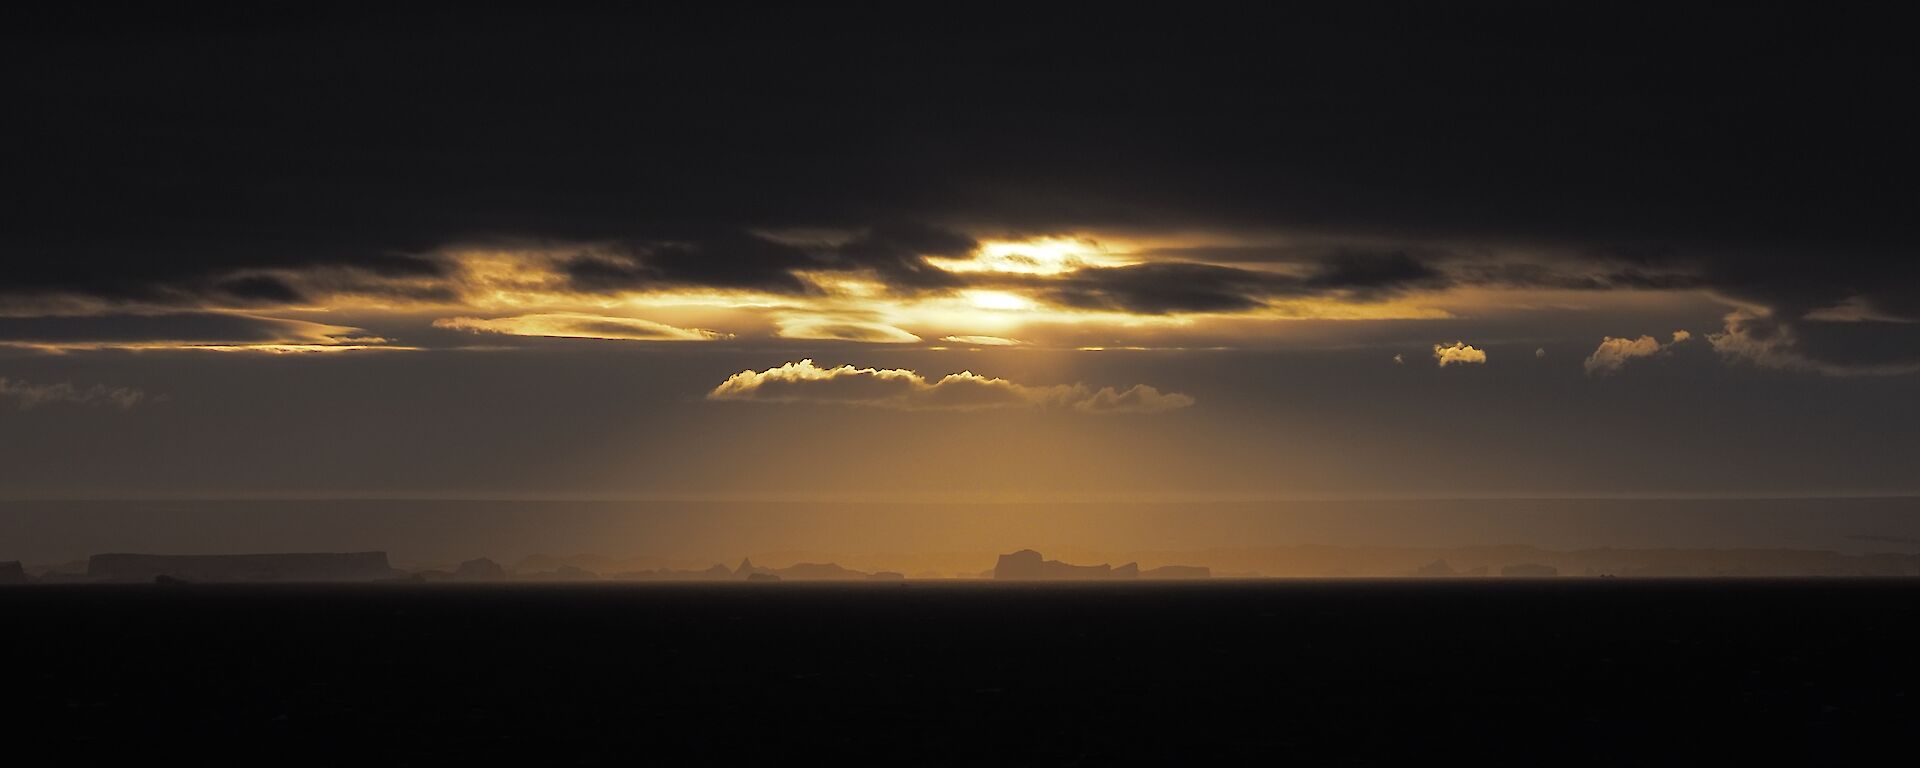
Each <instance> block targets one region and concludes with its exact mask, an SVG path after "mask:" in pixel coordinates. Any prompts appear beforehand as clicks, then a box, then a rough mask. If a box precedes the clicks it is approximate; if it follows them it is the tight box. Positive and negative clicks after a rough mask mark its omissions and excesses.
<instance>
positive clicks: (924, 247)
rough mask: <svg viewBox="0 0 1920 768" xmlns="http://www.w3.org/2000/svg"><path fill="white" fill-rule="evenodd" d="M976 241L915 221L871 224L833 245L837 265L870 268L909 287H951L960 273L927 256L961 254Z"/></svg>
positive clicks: (897, 284)
mask: <svg viewBox="0 0 1920 768" xmlns="http://www.w3.org/2000/svg"><path fill="white" fill-rule="evenodd" d="M978 245H979V243H977V242H975V241H974V239H973V238H971V237H968V236H966V235H963V234H959V233H957V232H950V231H947V230H944V229H940V228H938V227H933V226H929V225H926V224H922V223H916V222H897V223H890V224H885V225H882V226H877V227H873V228H871V229H868V230H867V231H866V232H864V233H862V234H861V235H860V236H858V237H855V238H854V239H852V240H850V241H848V242H846V243H844V244H842V245H841V246H840V247H839V248H838V249H837V251H838V252H837V255H838V257H839V262H838V263H839V265H840V266H843V267H847V268H854V269H871V270H873V271H874V273H875V274H876V275H878V276H879V277H880V278H881V279H882V280H883V281H885V282H886V283H887V284H888V285H890V286H894V287H897V288H906V289H910V290H934V289H948V288H955V287H958V286H960V285H961V284H962V280H961V278H960V277H958V276H956V275H954V274H953V273H951V272H947V271H945V270H942V269H940V268H938V267H935V266H933V265H932V264H928V263H927V259H926V257H928V256H946V257H950V258H952V257H961V256H965V255H967V254H969V253H972V252H973V249H974V248H975V247H977V246H978Z"/></svg>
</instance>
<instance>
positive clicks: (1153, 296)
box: [1034, 262, 1296, 315]
mask: <svg viewBox="0 0 1920 768" xmlns="http://www.w3.org/2000/svg"><path fill="white" fill-rule="evenodd" d="M1034 282H1035V287H1036V288H1037V289H1038V290H1039V292H1040V294H1041V295H1042V296H1045V297H1046V298H1047V299H1048V300H1049V301H1052V302H1054V303H1056V304H1060V305H1063V306H1068V307H1074V308H1078V309H1096V310H1116V311H1122V312H1137V313H1142V314H1153V315H1163V314H1172V313H1180V312H1235V311H1243V310H1249V309H1255V308H1258V307H1260V306H1261V305H1262V304H1264V303H1265V300H1266V298H1267V297H1269V296H1271V295H1273V294H1274V293H1276V292H1277V291H1279V290H1282V289H1291V287H1292V286H1294V285H1295V284H1296V281H1295V280H1294V279H1292V278H1289V277H1286V276H1284V275H1276V274H1272V273H1266V272H1256V271H1252V270H1246V269H1238V268H1235V267H1223V266H1217V265H1213V264H1188V263H1181V262H1148V263H1144V264H1133V265H1129V266H1124V267H1096V268H1089V269H1081V270H1077V271H1074V272H1072V273H1069V274H1067V275H1064V276H1062V277H1057V278H1054V277H1050V278H1042V279H1037V280H1035V281H1034Z"/></svg>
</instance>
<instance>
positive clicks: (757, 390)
mask: <svg viewBox="0 0 1920 768" xmlns="http://www.w3.org/2000/svg"><path fill="white" fill-rule="evenodd" d="M707 399H709V400H720V401H734V402H776V403H837V404H843V405H861V406H872V407H878V408H894V409H899V410H952V411H967V410H986V409H996V408H1052V409H1064V410H1073V411H1078V412H1081V413H1159V412H1163V411H1172V410H1178V409H1181V408H1186V407H1189V406H1191V405H1193V402H1194V401H1193V398H1192V397H1189V396H1187V395H1183V394H1180V393H1177V392H1164V393H1163V392H1161V391H1160V390H1158V389H1155V388H1153V387H1150V386H1147V385H1145V384H1139V385H1135V386H1132V387H1129V388H1127V389H1124V390H1119V389H1115V388H1113V387H1101V388H1099V389H1094V388H1092V387H1089V386H1087V385H1085V384H1060V385H1053V386H1028V385H1025V384H1017V383H1014V382H1011V381H1008V380H1006V379H997V378H989V377H986V376H981V375H978V374H975V373H973V372H971V371H961V372H960V373H953V374H948V375H946V376H944V377H942V378H940V379H939V380H938V381H928V380H927V378H926V377H924V376H922V375H920V374H919V373H917V372H914V371H910V370H906V369H901V368H855V367H853V366H851V365H842V366H839V367H835V368H822V367H820V366H817V365H814V363H813V361H812V360H810V359H809V360H801V361H799V362H796V363H787V364H785V365H781V366H779V367H776V368H768V369H766V370H764V371H753V370H745V371H741V372H739V373H736V374H734V375H732V376H729V377H727V380H726V381H724V382H721V383H720V385H719V386H717V387H714V388H713V391H712V392H709V393H707Z"/></svg>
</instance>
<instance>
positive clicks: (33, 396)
mask: <svg viewBox="0 0 1920 768" xmlns="http://www.w3.org/2000/svg"><path fill="white" fill-rule="evenodd" d="M155 399H158V398H153V397H150V396H148V395H147V393H145V392H142V391H140V390H137V389H131V388H128V387H106V386H103V385H99V384H95V385H93V386H91V387H76V386H74V385H72V384H69V383H67V382H64V381H63V382H60V383H57V384H31V383H28V382H25V381H20V380H18V379H9V378H6V377H0V400H4V401H11V402H12V403H13V404H14V405H15V406H16V407H18V408H20V409H21V410H26V409H29V408H37V407H40V406H42V405H48V404H52V403H76V404H81V405H112V406H115V407H118V408H122V409H126V408H132V407H134V406H136V405H139V404H141V403H144V402H148V401H150V400H155Z"/></svg>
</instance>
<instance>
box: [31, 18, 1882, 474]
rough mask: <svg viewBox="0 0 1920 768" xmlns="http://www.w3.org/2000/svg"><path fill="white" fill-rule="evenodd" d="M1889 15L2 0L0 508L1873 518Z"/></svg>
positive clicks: (1878, 446)
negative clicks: (871, 508) (489, 7)
mask: <svg viewBox="0 0 1920 768" xmlns="http://www.w3.org/2000/svg"><path fill="white" fill-rule="evenodd" d="M1906 30H1907V28H1906V27H1905V26H1903V25H1900V24H1895V23H1891V22H1890V20H1888V19H1883V18H1876V17H1874V16H1873V15H1872V14H1871V13H1869V12H1864V11H1830V10H1825V9H1813V8H1803V9H1775V8H1758V9H1754V8H1749V9H1740V10H1728V9H1716V10H1700V11H1684V10H1670V9H1663V10H1661V11H1659V12H1658V13H1651V14H1649V13H1634V12H1628V11H1625V10H1613V9H1611V8H1607V7H1604V6H1596V7H1594V8H1592V9H1589V10H1586V11H1578V10H1571V11H1570V10H1569V9H1567V8H1565V7H1556V8H1554V9H1553V10H1552V12H1551V13H1550V14H1548V13H1539V12H1536V11H1534V10H1530V9H1529V8H1528V7H1526V6H1524V5H1522V6H1517V7H1510V8H1509V7H1499V6H1467V5H1460V4H1447V5H1445V6H1441V5H1437V4H1408V5H1404V6H1403V5H1393V4H1381V5H1374V4H1341V8H1338V9H1324V8H1316V9H1310V10H1288V11H1270V12H1267V13H1266V14H1265V15H1261V16H1243V15H1235V16H1232V17H1228V16H1223V15H1220V14H1217V13H1212V12H1207V11H1203V10H1200V9H1188V8H1187V7H1184V6H1183V7H1179V8H1172V9H1164V8H1163V9H1160V10H1159V11H1157V12H1152V13H1141V14H1130V13H1119V12H1113V11H1102V12H1100V13H1091V12H1080V13H1069V12H1061V13H1057V14H1046V13H1035V12H1034V11H1033V10H1032V9H1027V8H1009V9H1001V10H999V11H995V10H992V9H987V8H977V7H972V6H969V7H967V8H956V9H955V10H954V11H953V13H952V14H951V15H950V16H948V17H946V18H943V19H940V20H939V23H937V24H929V23H928V21H927V19H926V18H925V17H924V16H918V17H901V18H897V19H896V18H887V17H886V16H885V15H882V14H874V13H868V12H859V13H855V12H841V11H835V10H824V9H817V8H798V7H796V8H790V9H776V10H771V11H770V10H765V9H752V10H749V9H727V8H719V9H713V10H703V11H700V12H697V13H690V14H669V13H660V14H652V13H645V12H640V11H633V12H630V13H629V14H627V15H620V16H608V15H589V14H566V13H547V14H541V15H537V16H536V15H489V14H485V13H479V12H476V11H472V10H470V9H463V8H457V7H456V8H448V9H445V10H444V11H442V12H432V11H420V12H412V13H407V14H405V15H388V13H376V14H364V13H359V12H348V11H343V10H341V11H336V10H332V9H315V10H312V11H310V12H309V15H308V16H305V17H288V16H286V15H284V14H280V13H275V14H272V15H266V14H264V13H263V14H261V15H240V16H226V17H195V16H191V15H187V14H183V13H178V12H174V11H171V10H154V11H151V12H142V13H139V14H136V15H132V16H128V15H120V14H118V13H110V12H107V11H90V10H78V11H67V10H43V11H34V12H28V13H25V14H24V15H22V16H21V17H19V18H17V19H16V20H15V21H14V22H11V23H9V24H8V25H7V26H6V29H5V30H3V31H0V36H4V38H5V39H4V40H0V59H3V61H0V64H3V66H0V72H3V73H4V74H0V78H4V81H5V93H6V94H7V95H6V96H5V98H6V100H7V105H6V112H7V114H8V117H7V118H5V120H4V123H3V125H4V127H3V128H0V131H3V132H4V134H5V136H6V137H7V140H6V141H5V142H4V145H3V146H4V149H0V152H4V153H5V154H6V163H5V168H6V171H5V173H4V174H3V175H0V196H4V198H3V199H0V267H3V271H0V496H7V497H16V498H17V497H46V496H55V497H92V496H102V497H138V496H225V497H234V496H240V497H245V496H381V495H404V496H424V497H465V498H472V497H540V496H569V497H574V496H579V497H595V498H600V497H611V498H620V497H647V498H753V499H771V500H779V499H835V498H858V499H887V498H902V499H906V498H912V499H941V500H951V499H974V498H978V499H1027V500H1032V499H1081V500H1099V499H1112V498H1151V499H1198V498H1205V499H1260V498H1279V497H1303V496H1304V497H1344V496H1360V497H1373V496H1423V495H1440V496H1463V495H1482V494H1484V495H1546V496H1587V495H1606V496H1616V495H1624V496H1635V495H1709V496H1747V495H1782V494H1785V495H1821V494H1845V495H1863V494H1865V495H1870V494H1902V493H1912V492H1915V491H1920V482H1916V480H1915V473H1914V472H1913V467H1914V463H1915V462H1914V459H1915V457H1916V456H1920V405H1916V403H1920V322H1916V321H1920V259H1916V246H1920V210H1917V209H1920V187H1917V186H1916V181H1915V179H1916V171H1920V162H1917V161H1920V157H1917V156H1916V155H1917V154H1920V151H1917V150H1916V149H1915V143H1914V138H1913V137H1915V136H1920V125H1916V123H1917V122H1920V120H1917V119H1916V116H1915V114H1914V110H1912V109H1911V108H1910V107H1911V101H1912V100H1911V98H1910V97H1909V96H1908V95H1907V91H1908V90H1909V89H1910V88H1911V82H1910V81H1911V79H1912V78H1911V73H1913V72H1914V71H1917V70H1916V64H1920V62H1915V61H1914V59H1915V53H1914V49H1913V47H1912V45H1911V44H1910V41H1908V40H1907V39H1905V38H1906V37H1907V35H1906Z"/></svg>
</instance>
